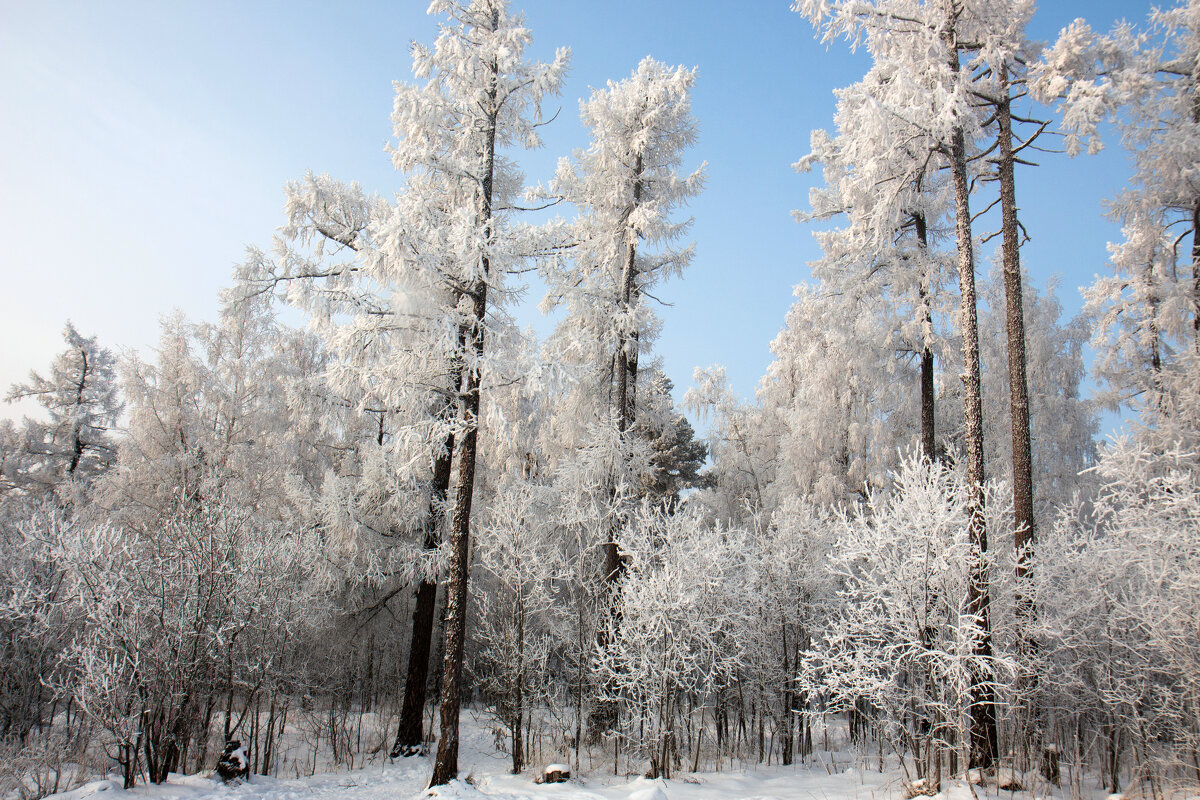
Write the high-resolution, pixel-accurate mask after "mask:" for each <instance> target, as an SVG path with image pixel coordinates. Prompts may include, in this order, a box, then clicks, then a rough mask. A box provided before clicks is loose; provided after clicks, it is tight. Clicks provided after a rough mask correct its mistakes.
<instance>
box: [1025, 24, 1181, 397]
mask: <svg viewBox="0 0 1200 800" xmlns="http://www.w3.org/2000/svg"><path fill="white" fill-rule="evenodd" d="M1198 42H1200V3H1197V2H1195V0H1179V1H1178V2H1176V3H1174V4H1173V5H1171V6H1170V7H1168V8H1162V9H1155V10H1154V11H1152V12H1151V14H1150V17H1149V20H1148V24H1147V25H1146V27H1145V28H1144V29H1140V30H1139V29H1138V28H1136V27H1134V26H1133V25H1130V24H1128V23H1122V24H1121V25H1118V26H1117V27H1116V28H1115V29H1114V30H1113V31H1112V32H1111V33H1110V34H1108V35H1106V36H1105V35H1098V34H1097V33H1095V32H1094V31H1093V30H1092V29H1091V28H1090V26H1088V24H1087V23H1086V22H1085V21H1084V20H1082V19H1078V20H1076V21H1075V22H1073V23H1072V24H1071V25H1070V26H1068V27H1067V28H1066V29H1064V30H1063V31H1062V32H1061V34H1060V35H1059V39H1058V41H1057V42H1056V43H1055V45H1054V46H1053V47H1052V48H1050V49H1049V50H1047V52H1046V54H1045V56H1044V58H1043V60H1042V62H1041V63H1039V64H1038V65H1037V66H1036V68H1035V71H1034V77H1035V81H1034V84H1033V86H1034V89H1035V91H1036V94H1037V95H1038V96H1039V97H1040V98H1041V99H1043V100H1045V101H1051V100H1058V101H1059V104H1060V108H1061V110H1062V114H1063V127H1064V128H1065V130H1066V133H1067V147H1068V151H1069V152H1071V153H1072V154H1074V153H1077V152H1079V151H1080V150H1081V149H1082V148H1083V147H1085V146H1086V147H1087V149H1088V151H1089V152H1095V151H1096V150H1098V149H1099V148H1100V147H1101V141H1100V139H1099V136H1098V133H1099V126H1100V124H1101V123H1102V122H1104V121H1105V120H1111V121H1112V122H1113V123H1114V125H1115V126H1116V128H1117V129H1118V131H1119V132H1120V135H1121V139H1122V142H1123V144H1124V145H1125V147H1126V148H1127V150H1128V151H1129V153H1130V155H1131V159H1132V162H1133V175H1132V178H1131V181H1130V186H1129V187H1128V188H1127V189H1125V190H1124V191H1122V192H1121V193H1120V194H1119V195H1118V196H1117V197H1116V198H1114V200H1113V202H1112V205H1111V211H1110V214H1111V216H1112V217H1113V219H1115V220H1117V221H1118V222H1120V223H1121V228H1122V234H1123V236H1124V241H1122V242H1120V243H1116V244H1112V245H1110V248H1109V249H1110V257H1111V262H1112V266H1113V268H1114V271H1115V273H1116V274H1115V275H1111V276H1108V277H1103V278H1100V279H1098V280H1097V281H1096V283H1095V284H1094V285H1093V286H1092V287H1091V288H1090V289H1089V291H1088V305H1089V307H1090V309H1091V310H1092V312H1093V313H1094V314H1096V316H1097V320H1098V325H1097V328H1096V333H1095V336H1094V341H1095V346H1096V348H1097V351H1098V358H1097V366H1096V370H1097V372H1098V374H1099V375H1100V376H1101V377H1102V378H1103V379H1104V380H1105V382H1106V384H1107V393H1106V395H1105V399H1106V401H1107V402H1109V404H1111V405H1116V404H1119V403H1122V402H1127V401H1129V400H1131V399H1135V398H1140V402H1142V403H1144V404H1146V405H1147V406H1153V405H1154V404H1155V403H1157V395H1158V392H1159V388H1158V382H1159V379H1160V376H1161V374H1162V372H1163V371H1164V370H1169V369H1171V368H1172V365H1173V362H1174V361H1175V360H1176V358H1178V357H1179V355H1180V354H1182V353H1184V352H1185V351H1188V350H1194V349H1195V348H1197V347H1200V171H1198V169H1197V164H1198V163H1200V101H1198V100H1197V98H1198V97H1200V72H1198V69H1197V64H1198V63H1200V43H1198ZM1189 238H1190V240H1191V243H1190V244H1191V246H1190V248H1189V247H1188V239H1189Z"/></svg>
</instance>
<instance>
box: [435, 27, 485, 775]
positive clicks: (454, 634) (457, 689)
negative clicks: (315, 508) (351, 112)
mask: <svg viewBox="0 0 1200 800" xmlns="http://www.w3.org/2000/svg"><path fill="white" fill-rule="evenodd" d="M492 24H493V26H498V25H499V11H498V10H493V12H492ZM489 67H490V69H491V82H490V85H489V88H488V90H487V92H486V96H487V100H488V104H487V106H486V108H487V112H488V116H487V117H486V118H485V121H486V125H487V129H486V140H485V143H484V151H483V154H482V155H483V162H484V163H483V165H482V166H483V171H482V172H483V176H482V180H481V181H480V192H479V196H478V198H477V200H478V202H479V208H478V215H479V217H478V219H479V227H480V229H481V230H482V232H483V239H484V248H485V249H484V251H483V252H482V253H480V256H479V257H480V273H481V275H482V279H480V280H476V281H474V283H473V284H472V286H471V287H470V290H469V291H468V292H466V295H467V297H469V298H470V300H471V318H470V319H469V320H468V321H467V322H465V323H464V324H463V326H462V327H461V328H460V329H459V341H460V344H461V345H463V346H464V349H465V346H466V345H467V343H468V342H469V346H470V349H471V357H470V358H464V359H463V362H462V373H461V374H462V380H461V383H460V387H459V398H458V407H459V411H458V423H459V428H460V430H461V431H462V433H461V439H460V440H459V445H458V450H457V452H456V453H455V461H456V463H457V466H458V479H457V481H456V483H455V490H454V510H453V513H452V514H451V518H450V564H449V584H448V585H447V589H446V622H445V637H444V638H445V652H444V653H443V656H442V695H441V739H440V740H439V741H438V751H437V761H436V762H434V765H433V776H432V777H431V778H430V781H429V785H430V786H442V785H444V784H447V783H449V782H450V781H452V780H454V779H455V778H456V777H458V720H459V714H460V711H461V708H460V707H461V704H462V667H463V652H464V649H465V646H466V638H467V631H466V623H467V580H468V577H469V575H470V568H471V564H470V548H471V500H472V499H473V495H474V489H475V456H476V453H477V449H478V441H479V401H480V397H479V394H480V389H479V382H480V374H479V365H480V363H481V362H482V361H483V355H484V336H483V334H484V327H483V325H484V318H485V316H486V315H487V287H488V285H487V279H488V276H489V274H490V268H491V259H490V256H489V253H488V250H487V249H486V248H488V247H490V246H491V244H492V234H493V225H494V218H493V212H492V185H493V178H494V176H495V169H496V124H497V117H498V115H499V110H498V108H497V105H496V97H497V91H498V89H497V83H498V77H497V76H498V72H499V68H498V66H497V64H496V63H495V62H494V61H493V62H492V63H491V64H490V65H489ZM464 355H465V353H464Z"/></svg>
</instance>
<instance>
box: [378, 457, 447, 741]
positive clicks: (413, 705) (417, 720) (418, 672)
mask: <svg viewBox="0 0 1200 800" xmlns="http://www.w3.org/2000/svg"><path fill="white" fill-rule="evenodd" d="M452 452H454V436H453V435H450V436H447V437H446V441H445V444H444V447H443V449H442V451H441V452H439V453H438V454H437V455H436V456H435V457H434V462H433V482H432V486H431V490H430V494H429V519H428V520H427V521H426V523H425V541H424V543H423V544H424V546H425V549H426V550H434V549H437V546H438V544H439V536H438V528H439V525H438V521H439V518H440V514H441V505H442V503H444V502H445V501H446V495H447V492H448V491H449V488H450V454H451V453H452ZM436 606H437V584H436V583H434V582H432V581H429V580H422V581H421V583H420V585H418V586H417V602H416V606H415V607H414V608H413V624H412V636H411V639H410V642H409V647H408V674H407V677H406V678H405V681H404V703H403V705H402V706H401V710H400V726H399V729H398V730H397V731H396V743H395V745H393V746H392V758H396V757H397V756H411V755H416V754H417V753H419V752H420V751H421V745H422V744H423V742H424V738H425V736H424V733H425V731H424V724H423V723H424V719H425V694H426V691H427V686H428V683H429V651H430V645H431V643H432V641H433V618H434V611H435V609H436Z"/></svg>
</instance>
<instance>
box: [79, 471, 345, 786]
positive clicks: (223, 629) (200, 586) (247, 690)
mask: <svg viewBox="0 0 1200 800" xmlns="http://www.w3.org/2000/svg"><path fill="white" fill-rule="evenodd" d="M55 557H56V558H57V559H58V560H59V561H60V562H61V563H62V565H63V567H64V572H65V574H66V575H67V576H68V579H67V580H68V589H67V591H69V592H70V593H71V594H72V595H74V602H75V603H76V604H77V605H78V607H79V609H80V612H81V615H82V623H81V626H82V627H81V631H80V633H79V635H78V636H77V637H76V638H75V640H74V642H73V643H72V645H71V647H70V648H69V649H68V650H67V652H66V654H65V657H66V659H67V663H68V664H70V665H71V667H72V668H73V669H74V671H75V672H76V674H77V677H76V678H75V685H74V687H73V689H74V692H73V697H74V699H75V702H76V703H78V705H79V707H80V709H81V710H82V711H83V712H84V713H85V714H87V715H88V716H89V717H90V718H92V719H93V720H95V722H96V723H97V724H98V725H100V726H101V727H102V728H103V729H104V730H105V731H107V733H108V736H109V737H110V740H109V741H107V742H106V745H108V746H111V747H113V748H114V751H113V752H114V754H115V757H116V759H117V761H118V762H119V763H120V764H121V767H122V772H123V774H124V778H125V785H126V787H129V786H132V784H133V781H134V780H135V779H136V776H137V775H138V774H139V773H140V771H141V768H140V767H139V764H144V767H145V770H146V772H147V774H148V775H149V778H150V780H151V781H152V782H154V783H161V782H163V781H165V780H166V779H167V775H168V773H171V772H177V771H181V770H183V769H184V768H185V767H188V766H190V768H192V769H198V768H202V767H203V766H204V765H205V764H206V762H207V757H206V752H207V751H206V748H207V743H208V736H209V723H210V721H211V719H212V716H213V713H214V711H215V710H216V709H218V708H221V706H218V705H217V703H218V698H220V697H221V696H222V695H224V696H225V697H226V698H228V705H227V706H225V707H224V708H223V709H221V710H223V711H224V712H225V713H226V715H231V713H232V711H233V703H234V694H233V692H234V687H233V686H230V685H229V681H228V672H229V670H231V669H232V670H236V671H237V672H238V673H239V674H238V679H239V683H238V686H239V688H241V689H242V692H243V697H244V698H245V697H246V695H252V694H253V693H254V692H255V691H257V690H258V689H259V688H260V687H261V686H262V685H263V684H264V683H265V682H268V681H270V680H276V679H278V672H279V671H280V670H281V669H282V668H283V667H284V666H285V665H284V664H283V663H282V660H281V659H282V658H283V656H284V655H285V654H286V652H287V650H286V648H287V647H294V646H295V642H296V641H297V640H299V639H300V638H301V637H302V636H303V635H304V633H305V631H306V630H311V629H313V628H314V627H316V626H319V625H320V624H321V622H322V620H323V618H324V617H325V616H326V614H327V613H328V605H327V602H326V597H327V595H326V586H327V584H326V582H325V581H323V580H321V579H320V577H319V576H320V575H321V574H322V572H323V559H322V553H321V546H320V541H319V537H318V536H317V535H316V534H315V532H313V531H308V532H304V531H288V530H285V529H283V528H282V527H281V526H279V525H278V524H277V523H272V522H271V521H269V520H266V519H263V518H262V517H259V516H257V515H255V514H254V512H253V511H252V510H247V509H244V508H240V507H236V508H235V506H234V505H233V504H231V503H229V502H228V501H227V499H226V498H223V497H221V496H219V495H214V494H210V495H209V496H208V497H207V498H206V500H205V503H204V506H203V508H200V509H187V508H184V507H178V508H176V509H174V510H173V511H172V512H171V513H170V514H169V515H168V516H166V517H165V518H160V519H158V520H156V524H155V525H154V526H153V527H143V526H142V525H140V524H136V523H135V524H133V525H121V526H115V525H109V524H103V523H101V524H91V525H83V524H81V525H76V526H72V527H71V528H69V529H68V530H65V531H63V532H62V535H60V536H59V537H57V540H56V541H55ZM245 702H246V706H245V708H244V709H243V710H242V717H243V718H244V717H245V712H246V710H248V709H249V707H250V705H249V700H248V699H245ZM222 705H224V703H222ZM226 731H227V733H228V732H229V722H228V717H227V721H226ZM189 756H191V758H192V761H191V762H190V763H189V760H188V757H189Z"/></svg>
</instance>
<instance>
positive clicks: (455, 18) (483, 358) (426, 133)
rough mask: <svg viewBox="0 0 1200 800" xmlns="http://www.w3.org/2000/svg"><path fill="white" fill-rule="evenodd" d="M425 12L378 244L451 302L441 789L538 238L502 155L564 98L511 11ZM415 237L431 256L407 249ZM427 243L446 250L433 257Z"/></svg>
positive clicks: (524, 141)
mask: <svg viewBox="0 0 1200 800" xmlns="http://www.w3.org/2000/svg"><path fill="white" fill-rule="evenodd" d="M429 11H430V13H435V14H442V15H445V17H446V18H447V22H446V23H444V24H443V25H442V26H441V31H440V33H439V35H438V37H437V40H436V41H435V42H434V45H433V46H432V47H425V46H422V45H414V47H413V72H414V74H415V75H416V76H417V77H418V78H422V79H425V84H424V85H423V86H408V85H404V84H397V86H396V100H395V104H394V106H393V112H392V123H393V126H394V131H395V135H396V139H397V141H396V142H395V144H394V145H392V162H393V164H394V165H395V167H396V168H397V169H398V170H401V171H402V172H404V173H406V174H407V177H408V180H407V184H406V187H405V189H406V191H405V193H404V194H403V196H402V197H401V198H400V201H401V203H400V205H399V206H398V207H397V213H395V214H393V215H391V217H390V218H389V220H388V221H386V222H385V223H383V224H382V225H381V227H380V232H379V236H380V237H381V239H382V240H383V241H384V242H385V244H384V245H383V248H382V249H383V252H384V254H385V255H386V256H387V257H388V258H389V259H395V260H396V261H397V262H398V263H404V264H405V266H406V267H407V268H408V269H409V270H410V271H412V272H413V273H414V274H416V275H418V276H421V278H422V279H423V280H424V283H425V284H426V285H435V286H444V287H448V288H450V289H451V290H452V291H453V293H454V304H453V305H452V306H451V307H450V308H449V309H447V311H448V312H449V313H443V314H442V315H441V319H442V320H443V324H442V326H441V331H442V334H443V336H444V337H445V338H444V341H446V342H447V343H449V344H450V346H448V347H446V348H445V352H449V353H450V364H451V365H452V372H451V378H452V388H453V395H452V396H453V397H454V404H455V418H454V425H453V432H454V435H455V441H454V455H453V457H454V464H455V467H454V468H455V489H454V500H453V505H452V508H451V510H450V528H449V567H448V568H449V576H450V581H449V584H448V587H447V599H446V622H445V632H446V639H445V647H444V662H443V669H442V697H441V737H440V739H439V741H438V756H437V761H436V763H435V765H434V771H433V777H432V780H431V783H432V784H433V785H438V784H444V783H446V782H448V781H450V780H452V779H453V778H454V777H455V775H456V774H457V772H458V718H459V704H460V701H461V692H462V683H461V678H462V661H463V646H464V644H465V641H466V629H465V626H466V603H467V577H468V561H467V558H468V549H469V546H470V519H471V502H472V499H473V490H474V484H475V467H476V456H477V447H478V436H479V424H480V422H479V420H480V401H481V391H482V386H483V377H484V374H485V371H486V369H487V352H488V351H487V341H488V339H489V329H492V328H493V327H494V325H495V321H496V317H495V316H494V315H493V314H491V313H490V311H489V309H490V308H491V307H492V306H494V305H502V304H503V302H504V300H505V292H506V289H505V281H504V276H505V273H506V272H507V271H508V270H510V269H511V268H513V267H514V266H516V265H517V263H518V262H519V261H520V260H521V259H523V258H526V257H528V256H531V255H534V254H535V251H537V250H538V248H539V247H540V243H539V239H540V236H539V235H538V233H537V232H536V231H534V230H530V229H518V228H515V227H514V226H513V225H512V224H511V221H510V219H509V217H510V211H511V209H512V206H513V198H514V195H515V192H516V191H517V189H518V187H519V182H520V176H519V174H518V173H517V171H516V169H515V166H514V165H513V163H512V162H511V161H509V160H508V159H507V158H505V157H504V155H503V153H504V151H505V150H506V149H507V148H509V147H513V146H526V147H529V146H536V145H537V144H538V143H539V139H538V135H537V127H538V125H539V124H540V123H541V119H540V103H541V100H542V98H544V97H545V96H546V95H548V94H554V93H556V92H557V91H558V88H559V86H560V84H561V81H562V77H563V74H564V72H565V69H566V64H567V53H566V51H565V50H559V51H558V53H557V55H556V58H555V61H554V62H553V63H551V64H540V63H531V62H529V61H527V60H525V57H524V51H525V48H526V47H527V46H528V44H529V42H530V40H531V36H530V32H529V29H528V28H527V27H525V24H524V19H523V18H522V17H521V16H520V15H518V14H514V13H512V11H511V10H510V9H509V7H508V4H507V3H506V2H503V0H471V1H470V2H466V1H465V0H464V1H463V2H454V1H453V0H435V2H433V3H432V4H431V5H430V7H429ZM414 223H415V225H414ZM414 238H415V239H416V240H417V241H419V242H421V244H419V245H418V246H412V247H410V246H409V243H410V242H411V241H413V240H414ZM428 241H434V242H436V243H437V244H439V245H440V246H438V247H427V246H423V245H424V244H425V243H426V242H428ZM492 333H493V334H494V330H492Z"/></svg>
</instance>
